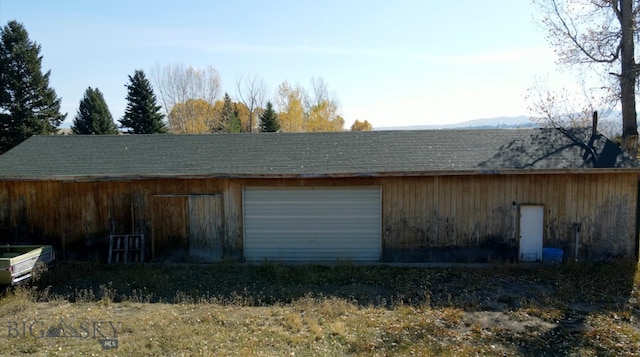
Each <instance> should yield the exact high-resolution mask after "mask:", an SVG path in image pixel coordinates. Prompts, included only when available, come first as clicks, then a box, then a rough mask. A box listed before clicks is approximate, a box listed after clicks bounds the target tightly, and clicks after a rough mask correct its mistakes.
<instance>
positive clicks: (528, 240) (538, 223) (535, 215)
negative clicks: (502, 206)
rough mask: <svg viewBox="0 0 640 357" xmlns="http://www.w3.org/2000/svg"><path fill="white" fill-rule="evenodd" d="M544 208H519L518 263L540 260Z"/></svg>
mask: <svg viewBox="0 0 640 357" xmlns="http://www.w3.org/2000/svg"><path fill="white" fill-rule="evenodd" d="M543 231H544V206H520V261H522V262H536V261H541V260H542V241H543Z"/></svg>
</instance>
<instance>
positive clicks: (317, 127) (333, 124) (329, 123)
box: [305, 101, 344, 132]
mask: <svg viewBox="0 0 640 357" xmlns="http://www.w3.org/2000/svg"><path fill="white" fill-rule="evenodd" d="M336 112H337V107H336V106H335V105H334V104H333V103H331V102H329V101H322V102H321V103H319V104H318V105H315V106H313V108H311V110H310V111H309V118H308V119H307V121H306V122H305V129H306V131H308V132H317V131H342V130H344V119H342V117H341V116H339V115H337V113H336Z"/></svg>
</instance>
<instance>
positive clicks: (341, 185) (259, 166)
mask: <svg viewBox="0 0 640 357" xmlns="http://www.w3.org/2000/svg"><path fill="white" fill-rule="evenodd" d="M639 174H640V169H639V167H638V164H637V162H636V161H635V160H634V159H631V158H629V157H627V156H625V155H624V154H623V153H622V152H621V151H620V149H619V148H618V146H617V145H616V144H614V143H613V142H611V141H609V140H607V139H606V138H604V137H602V136H601V135H597V134H596V135H593V134H592V133H591V131H589V130H585V131H581V130H574V131H566V130H558V129H518V130H515V129H501V130H436V131H373V132H341V133H253V134H217V135H116V136H73V135H72V136H34V137H32V138H30V139H28V140H26V141H25V142H24V143H22V144H20V145H19V146H17V147H16V148H14V149H12V150H11V151H9V152H7V153H6V154H4V155H3V156H1V157H0V239H1V240H2V241H1V242H0V243H2V244H16V243H48V244H53V245H54V246H55V247H56V248H57V249H58V251H59V256H62V257H65V258H69V259H97V260H101V261H105V260H107V257H108V253H109V252H112V251H113V247H111V248H109V240H110V236H111V235H114V234H116V235H141V236H144V237H145V240H144V242H145V243H144V247H143V251H144V253H145V260H146V261H150V260H153V261H167V260H170V261H185V260H186V261H219V260H234V261H265V260H266V261H303V262H314V261H336V260H345V261H382V262H484V261H501V260H508V261H518V260H519V261H539V260H541V259H542V258H543V248H544V247H555V248H560V249H563V252H564V257H565V259H575V258H576V255H577V258H578V259H580V260H603V259H611V258H616V259H637V256H638V224H637V221H638V209H637V207H638V178H639Z"/></svg>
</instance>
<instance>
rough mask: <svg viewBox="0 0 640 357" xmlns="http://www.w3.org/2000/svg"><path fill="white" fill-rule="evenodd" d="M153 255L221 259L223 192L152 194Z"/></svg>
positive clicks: (208, 259)
mask: <svg viewBox="0 0 640 357" xmlns="http://www.w3.org/2000/svg"><path fill="white" fill-rule="evenodd" d="M152 200H153V227H152V228H153V237H152V245H151V246H152V255H153V258H154V259H158V258H160V259H167V258H175V259H182V258H184V255H185V253H186V254H187V255H188V256H189V257H190V258H193V259H194V260H197V261H205V262H213V261H218V260H220V259H222V239H223V234H224V230H223V227H224V225H223V218H224V215H223V210H222V209H223V205H222V195H156V196H153V198H152Z"/></svg>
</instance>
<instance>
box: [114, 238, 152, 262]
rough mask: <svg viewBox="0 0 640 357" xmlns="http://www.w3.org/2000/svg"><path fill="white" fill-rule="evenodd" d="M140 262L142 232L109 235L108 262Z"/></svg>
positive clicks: (142, 260) (142, 250) (141, 255)
mask: <svg viewBox="0 0 640 357" xmlns="http://www.w3.org/2000/svg"><path fill="white" fill-rule="evenodd" d="M142 262H144V234H112V235H110V236H109V260H108V263H109V264H111V263H142Z"/></svg>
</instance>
